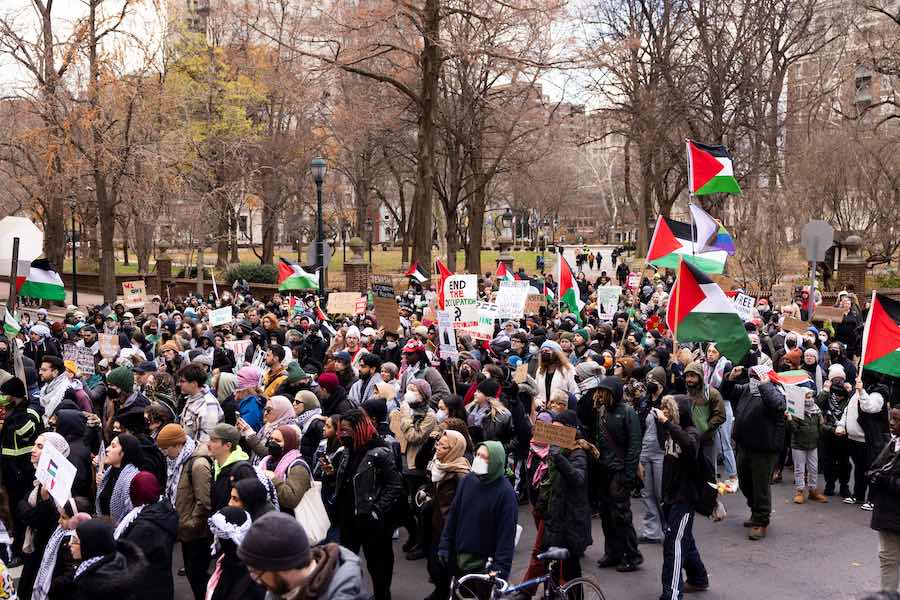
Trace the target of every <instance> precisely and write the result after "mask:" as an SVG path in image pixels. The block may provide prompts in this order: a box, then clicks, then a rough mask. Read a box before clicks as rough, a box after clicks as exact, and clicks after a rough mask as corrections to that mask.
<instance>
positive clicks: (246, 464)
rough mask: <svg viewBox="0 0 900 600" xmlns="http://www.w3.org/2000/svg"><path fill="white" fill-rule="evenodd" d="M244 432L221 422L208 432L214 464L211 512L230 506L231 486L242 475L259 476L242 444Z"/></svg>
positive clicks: (208, 444) (246, 476)
mask: <svg viewBox="0 0 900 600" xmlns="http://www.w3.org/2000/svg"><path fill="white" fill-rule="evenodd" d="M240 441H241V432H240V431H238V429H237V428H236V427H234V426H233V425H229V424H227V423H219V424H218V425H216V426H215V427H214V428H213V430H212V433H211V434H210V436H209V441H208V442H207V443H206V447H207V448H208V449H209V455H210V456H211V457H212V458H213V460H214V461H215V462H214V464H213V480H212V491H211V492H210V496H211V503H210V513H214V512H216V511H218V510H221V509H222V508H224V507H225V506H228V500H229V499H230V498H231V488H232V486H233V485H234V483H236V482H237V481H239V480H241V479H249V478H256V469H254V468H253V466H252V465H251V464H250V457H249V456H248V455H247V453H246V452H244V450H243V449H242V448H241V447H240Z"/></svg>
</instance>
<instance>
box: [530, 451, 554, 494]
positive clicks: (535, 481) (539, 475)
mask: <svg viewBox="0 0 900 600" xmlns="http://www.w3.org/2000/svg"><path fill="white" fill-rule="evenodd" d="M549 454H550V445H549V444H542V443H539V442H531V452H530V453H529V454H528V462H527V463H526V468H528V469H530V468H531V462H532V461H533V460H537V461H539V462H538V466H537V469H535V471H534V477H532V478H531V485H532V486H533V487H537V486H539V485H540V484H541V480H542V479H543V478H544V473H546V472H547V461H546V460H545V459H546V458H547V455H549Z"/></svg>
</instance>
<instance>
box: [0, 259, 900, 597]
mask: <svg viewBox="0 0 900 600" xmlns="http://www.w3.org/2000/svg"><path fill="white" fill-rule="evenodd" d="M591 259H592V257H590V256H588V257H587V260H588V261H590V260H591ZM622 264H624V263H622ZM622 264H620V266H622ZM598 266H599V265H598ZM627 272H628V269H627V266H626V267H625V273H626V274H627ZM520 275H522V276H524V274H520ZM493 279H494V278H493V277H491V276H490V275H486V276H485V277H484V278H483V279H482V281H481V285H480V286H479V288H480V294H481V295H482V296H483V297H484V299H486V300H490V297H491V295H492V294H493V293H495V291H496V290H497V285H498V282H496V281H494V280H493ZM618 279H619V280H620V282H622V283H624V281H623V279H624V278H618ZM577 280H578V288H579V290H578V291H579V293H580V295H581V297H582V299H583V300H584V302H585V303H586V306H585V308H584V310H583V311H582V312H581V313H580V314H577V315H576V314H571V313H568V312H566V310H565V309H563V310H562V312H560V311H559V310H558V307H557V306H556V305H552V304H551V305H550V306H544V307H541V308H540V310H539V311H538V312H537V314H529V315H526V316H524V317H523V318H522V319H518V320H511V321H507V322H502V323H501V322H498V323H497V324H496V329H495V334H494V337H493V339H491V340H490V341H474V340H472V339H471V338H470V337H468V336H466V335H460V336H459V338H458V339H457V345H458V348H457V349H458V356H453V357H450V356H442V355H441V354H440V352H439V351H438V348H439V346H440V343H439V340H438V332H437V323H436V321H435V316H434V315H435V313H434V311H433V307H434V303H435V297H436V294H435V292H434V291H433V290H432V289H431V288H430V286H427V287H426V288H425V289H423V288H421V287H419V286H418V284H416V283H415V282H411V284H410V289H409V291H408V292H404V293H403V294H402V295H401V296H399V297H398V299H399V300H400V304H399V312H400V315H399V317H400V324H401V325H400V327H399V328H398V329H397V330H385V329H384V327H381V326H379V323H378V320H377V318H376V316H375V314H374V312H371V311H370V312H366V313H363V314H359V315H356V316H347V315H326V314H325V313H324V312H323V311H322V310H321V307H319V305H318V302H317V299H316V297H315V296H313V295H306V296H305V297H303V298H302V299H297V298H293V297H288V296H279V295H275V296H273V297H271V298H267V299H265V300H262V301H260V300H257V299H255V298H253V297H251V296H250V294H249V293H248V292H247V291H246V290H241V289H236V290H233V291H232V292H226V293H223V294H222V296H221V297H220V298H218V299H216V298H210V299H201V298H196V297H188V298H185V299H181V300H178V301H168V302H162V304H161V307H160V308H161V312H160V313H159V314H158V315H156V314H150V315H145V314H142V313H141V312H140V311H139V310H138V311H134V312H131V311H128V310H126V309H125V307H124V306H123V304H122V303H116V304H114V305H112V306H102V307H95V308H92V309H91V310H90V311H89V312H87V313H85V312H81V311H79V310H78V309H77V308H76V307H69V310H68V312H67V313H66V314H65V316H64V317H59V318H53V317H51V316H50V315H49V314H48V313H47V311H46V310H43V309H41V310H38V311H37V312H36V313H34V314H33V317H30V316H29V315H28V314H27V313H26V314H24V315H22V317H21V325H22V329H21V331H20V333H19V334H18V335H17V336H16V337H15V338H14V339H11V338H8V337H0V369H2V371H0V376H2V377H0V395H2V396H0V402H2V403H3V407H2V429H0V446H2V459H0V467H2V469H0V476H2V493H0V524H2V526H3V529H2V530H0V541H5V543H6V545H7V549H8V550H7V552H6V556H5V567H6V568H4V569H3V577H2V579H0V584H2V587H3V590H4V591H5V592H6V593H7V594H8V595H7V596H6V597H15V594H18V597H19V598H35V599H38V600H44V599H47V598H52V599H55V598H59V599H64V598H65V599H68V598H84V599H92V600H97V599H105V598H116V599H117V600H126V599H129V598H135V599H143V598H146V599H148V600H150V599H153V600H162V599H166V598H173V597H174V577H176V576H183V577H185V578H186V580H187V582H188V584H189V586H190V589H191V590H192V592H193V595H194V597H195V598H196V599H197V600H201V599H206V600H210V599H211V600H223V599H230V598H234V599H237V598H250V599H252V598H260V599H261V598H263V597H266V595H267V594H268V597H269V598H365V597H374V598H376V599H378V600H383V599H388V598H390V597H391V585H392V573H393V570H394V561H395V560H396V556H395V554H396V553H397V548H399V543H398V546H397V547H395V540H397V539H398V537H400V538H401V539H404V538H405V543H403V544H402V548H400V550H401V559H402V560H409V561H419V560H421V561H422V563H421V564H422V565H423V571H426V570H427V577H428V579H429V580H430V581H431V582H432V583H433V586H434V588H433V591H431V593H430V594H429V595H428V599H429V600H441V599H445V598H448V597H449V593H450V581H451V578H452V577H454V576H459V575H462V574H467V573H477V572H483V571H484V569H485V567H486V565H487V563H488V561H490V564H491V568H492V569H493V570H495V571H496V572H497V573H498V574H499V576H500V577H503V578H505V579H510V578H513V579H514V578H515V577H516V574H514V573H512V572H511V571H512V561H513V555H514V551H515V545H516V543H517V530H519V529H521V528H522V527H534V528H535V532H536V538H535V541H534V547H533V549H532V553H531V561H530V564H529V566H528V569H527V572H526V573H525V574H524V577H525V578H531V577H535V576H538V575H540V574H542V573H543V570H544V569H545V568H546V566H545V564H544V563H543V562H542V561H540V560H538V558H537V556H538V554H539V553H541V552H542V551H545V550H547V549H548V548H550V547H562V548H566V549H567V550H568V558H567V559H565V560H563V561H561V562H560V565H559V570H558V572H557V573H555V574H553V575H554V577H557V578H559V579H560V580H561V581H570V580H572V579H574V578H577V577H579V576H580V575H581V573H582V563H583V561H584V560H586V557H587V555H588V554H589V553H590V554H591V559H592V560H595V561H596V564H597V566H598V567H600V568H614V569H616V570H618V571H620V572H623V573H629V572H634V571H637V570H640V569H641V565H642V563H643V560H644V553H645V552H647V551H648V547H649V546H653V545H660V546H661V552H662V555H663V568H662V573H661V575H660V596H659V597H660V598H664V599H674V600H677V599H679V598H681V597H682V595H683V594H684V593H685V592H690V591H696V590H703V589H707V588H708V587H709V582H710V579H709V575H708V573H707V570H706V567H705V566H704V563H703V560H702V558H701V553H700V550H699V545H698V543H697V541H696V540H695V539H694V536H693V532H692V525H693V519H694V516H695V514H703V515H707V516H710V515H711V516H713V518H721V505H719V504H718V503H717V502H716V500H715V498H714V497H713V498H712V499H710V498H709V494H708V492H707V491H706V490H705V489H704V488H710V489H711V486H709V485H707V484H708V482H710V481H711V482H713V483H715V482H716V481H719V482H720V483H721V485H719V486H718V488H720V489H721V491H722V492H723V493H738V492H740V493H742V494H743V495H744V496H745V497H746V502H747V506H748V509H749V516H748V517H747V520H746V521H745V523H744V524H745V526H746V527H747V528H748V537H749V539H750V540H754V541H759V540H762V539H764V538H765V537H766V532H767V529H768V528H769V527H770V526H772V523H771V517H772V496H771V485H773V484H777V483H778V482H781V480H782V477H783V473H784V468H785V467H787V466H789V465H793V469H794V487H795V495H794V498H793V499H794V502H797V503H798V504H802V503H805V502H828V501H829V500H840V501H842V502H844V503H846V504H848V505H854V506H857V507H859V508H860V509H863V510H868V511H872V527H873V528H874V529H876V530H877V531H878V533H879V539H880V545H881V551H880V553H879V558H880V561H881V585H882V588H883V589H884V590H885V591H896V590H897V588H898V577H900V464H898V461H897V456H898V454H900V442H898V439H900V438H898V434H900V408H897V407H896V404H895V402H896V401H897V398H898V396H897V394H896V393H895V387H894V383H893V381H892V380H889V379H887V378H884V377H881V376H879V375H877V374H876V373H870V372H868V371H864V373H863V376H862V377H860V376H859V372H858V370H857V368H856V366H855V365H856V360H855V359H856V357H857V356H858V354H859V352H860V336H861V330H862V323H863V321H864V315H863V310H864V307H863V306H860V303H859V300H858V299H857V297H856V296H855V295H854V294H853V293H852V291H849V292H843V293H842V294H841V295H840V297H839V300H838V306H839V307H841V308H842V309H843V314H844V317H843V319H842V320H841V322H840V323H839V324H836V325H835V326H834V327H832V326H831V324H830V323H826V324H825V325H824V326H823V327H822V328H821V329H817V328H816V327H813V326H810V327H809V328H808V330H805V331H802V332H796V331H787V330H785V329H784V328H783V327H782V322H783V318H784V317H786V316H791V317H798V318H800V317H806V316H808V315H807V314H804V311H806V310H808V294H807V293H806V292H803V291H800V293H798V294H797V297H796V300H795V301H792V302H790V303H788V304H787V305H785V306H770V304H769V302H768V300H767V299H766V298H760V299H759V300H758V303H757V306H756V307H755V308H754V309H753V315H752V319H750V320H749V321H748V322H747V323H746V329H747V333H748V336H749V338H750V341H751V351H750V353H749V354H748V355H747V356H746V357H745V358H744V359H743V361H741V363H740V364H732V363H731V362H730V361H729V360H728V359H727V358H726V357H724V356H722V355H721V354H720V353H719V351H718V350H717V348H716V347H715V345H714V344H680V345H678V347H673V342H672V337H671V335H670V334H669V333H668V332H667V331H666V329H665V326H664V325H663V323H664V320H663V319H661V317H663V316H664V312H665V308H666V304H667V299H668V294H669V290H670V288H671V286H672V283H673V281H672V276H671V274H669V273H664V272H660V273H657V274H655V275H654V276H653V277H652V278H651V277H644V278H643V279H642V281H640V283H639V285H638V286H636V287H635V288H634V289H627V288H626V289H625V290H624V291H623V293H622V295H621V297H620V300H619V307H618V310H617V312H615V314H613V315H611V318H610V317H609V316H608V315H607V316H605V318H601V314H600V312H598V306H597V304H596V293H595V290H596V288H597V287H600V286H603V285H607V284H609V283H610V281H609V278H607V277H605V276H603V277H601V278H598V279H597V280H596V281H594V282H590V281H588V280H587V278H586V277H584V275H583V274H579V276H578V278H577ZM545 283H546V285H547V288H548V289H549V290H555V288H556V286H555V283H554V281H553V278H552V277H550V276H547V277H546V279H544V278H541V280H540V281H539V282H537V283H536V284H535V285H540V286H541V287H543V285H544V284H545ZM539 289H540V288H539ZM224 306H230V307H231V309H232V315H233V318H234V320H233V321H232V322H231V323H229V324H226V325H222V326H217V327H211V326H210V325H209V319H208V316H209V312H210V311H211V310H212V309H215V308H219V307H224ZM100 334H105V335H106V337H105V338H104V339H105V340H106V341H107V342H108V341H109V340H110V339H114V340H115V341H117V342H118V344H117V349H115V345H113V347H114V354H112V353H110V352H109V351H108V347H109V346H110V344H109V343H105V344H101V343H100V339H99V336H100ZM110 336H113V337H110ZM235 342H239V343H237V344H236V343H235ZM102 348H103V349H104V352H105V353H106V354H107V355H106V356H104V352H101V349H102ZM235 350H237V352H235ZM87 355H89V356H90V358H89V359H88V362H85V356H87ZM19 363H21V364H19ZM17 368H18V369H19V370H21V372H22V373H24V380H23V379H22V378H19V377H16V376H15V373H16V372H17ZM801 370H802V371H804V372H806V373H808V375H809V377H808V381H807V382H806V383H804V384H802V385H804V386H806V387H807V389H808V393H807V395H806V398H805V403H804V411H805V412H804V414H803V416H802V417H799V416H797V415H794V416H791V415H789V414H788V412H787V410H786V399H785V395H784V392H783V390H782V388H781V387H780V386H779V385H778V383H777V381H773V379H772V378H771V377H770V373H771V372H784V371H795V372H796V371H801ZM538 422H542V423H545V424H550V425H556V426H562V427H568V428H573V429H575V431H576V437H575V442H574V445H572V447H570V448H561V447H559V446H556V445H552V444H548V443H545V442H542V441H540V440H538V439H536V438H535V436H534V428H535V425H536V424H537V423H538ZM51 446H52V448H53V449H54V450H56V451H58V452H59V453H61V454H62V455H63V456H65V457H67V459H68V461H69V462H71V464H72V465H74V467H75V469H76V470H77V474H76V476H75V479H74V483H73V485H72V491H71V498H70V499H69V500H68V501H67V502H64V503H63V504H62V505H59V504H58V503H57V502H56V501H55V499H54V498H53V496H52V495H51V494H50V490H48V489H47V488H45V487H44V485H43V484H41V483H40V482H39V481H37V479H36V466H37V464H38V462H39V461H40V458H41V455H42V453H43V452H45V451H47V448H48V447H51ZM820 471H821V473H822V475H823V478H824V482H822V485H820V481H819V479H820V478H819V473H820ZM851 475H852V481H851ZM851 484H852V487H851ZM311 490H313V492H312V493H314V494H319V495H320V496H321V501H322V504H323V506H324V508H325V511H326V513H327V515H328V523H329V527H328V528H327V533H325V534H324V539H310V538H309V536H308V535H307V533H306V532H305V530H304V528H303V526H301V524H300V521H299V520H298V519H299V517H297V516H296V515H297V514H298V511H300V510H301V508H302V505H303V504H304V498H305V497H306V496H307V494H308V493H310V491H311ZM713 496H715V494H713ZM633 498H640V499H641V505H642V513H643V514H641V515H637V517H638V518H637V519H635V515H633V514H632V499H633ZM526 504H527V505H530V518H529V519H527V520H524V519H523V520H522V521H521V522H520V511H521V508H520V507H521V506H522V505H526ZM592 518H598V519H599V520H600V524H601V529H602V538H603V539H602V540H598V539H593V538H592V535H591V519H592ZM635 522H637V526H635ZM177 546H180V553H181V557H182V559H181V564H183V569H182V571H181V572H180V573H178V574H176V571H177V570H174V569H173V556H174V555H176V553H177V552H178V550H177V549H176V547H177ZM642 546H643V549H642V548H641V547H642ZM360 554H361V555H362V556H363V557H364V558H365V568H366V569H367V570H368V572H369V575H370V578H371V590H367V589H364V588H366V586H364V584H363V578H362V575H361V562H360V558H359V555H360ZM18 564H21V565H22V567H23V568H22V573H21V576H20V578H19V580H18V582H17V584H16V585H14V583H13V580H12V578H11V577H10V576H9V571H8V567H11V566H14V565H18ZM423 578H424V575H423ZM14 588H15V589H14ZM426 592H427V590H426ZM536 592H537V590H535V589H531V590H525V591H520V592H519V593H518V595H517V596H518V598H519V600H524V599H525V598H530V597H532V596H533V595H534V594H535V593H536ZM422 595H423V596H425V595H426V593H423V594H422Z"/></svg>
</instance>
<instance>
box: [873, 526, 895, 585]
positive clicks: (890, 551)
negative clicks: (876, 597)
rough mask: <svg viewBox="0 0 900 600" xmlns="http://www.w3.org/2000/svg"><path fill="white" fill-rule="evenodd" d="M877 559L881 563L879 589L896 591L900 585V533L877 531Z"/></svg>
mask: <svg viewBox="0 0 900 600" xmlns="http://www.w3.org/2000/svg"><path fill="white" fill-rule="evenodd" d="M878 560H879V561H880V563H881V591H882V592H896V591H897V586H898V585H900V533H895V532H893V531H879V532H878Z"/></svg>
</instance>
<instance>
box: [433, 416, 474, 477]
mask: <svg viewBox="0 0 900 600" xmlns="http://www.w3.org/2000/svg"><path fill="white" fill-rule="evenodd" d="M444 437H446V438H447V439H449V440H450V450H449V451H448V452H447V456H445V457H444V459H443V460H440V459H438V457H437V454H435V457H434V460H432V461H431V465H430V466H429V470H430V471H431V480H432V481H434V482H438V481H441V480H442V479H444V477H446V475H447V473H456V474H459V475H466V474H467V473H468V472H469V471H470V470H471V468H472V465H470V464H469V461H468V460H466V457H465V456H463V455H464V454H465V453H466V438H465V437H464V436H463V434H461V433H460V432H458V431H453V430H452V429H448V430H447V431H445V432H444Z"/></svg>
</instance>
